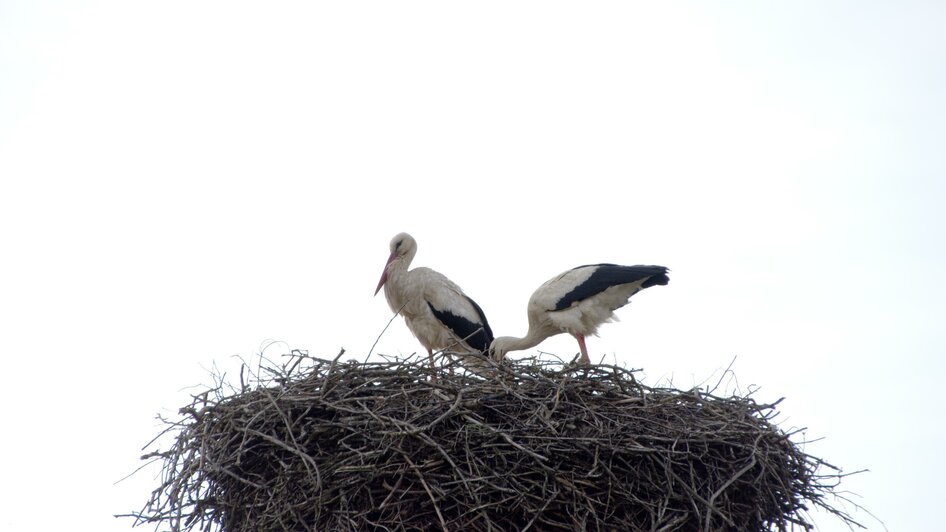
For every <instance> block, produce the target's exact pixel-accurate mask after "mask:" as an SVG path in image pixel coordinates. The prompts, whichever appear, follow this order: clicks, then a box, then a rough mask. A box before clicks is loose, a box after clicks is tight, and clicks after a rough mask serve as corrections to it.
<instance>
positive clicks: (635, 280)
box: [490, 263, 670, 364]
mask: <svg viewBox="0 0 946 532" xmlns="http://www.w3.org/2000/svg"><path fill="white" fill-rule="evenodd" d="M668 271H669V270H668V269H667V268H666V267H665V266H644V265H637V266H621V265H617V264H607V263H605V264H587V265H584V266H578V267H577V268H572V269H571V270H568V271H565V272H562V273H560V274H559V275H556V276H555V277H553V278H551V279H549V280H548V281H546V282H545V283H543V284H542V286H540V287H539V288H537V289H536V291H535V292H534V293H533V294H532V297H530V298H529V304H528V307H527V309H526V310H527V312H528V315H529V331H528V332H527V333H526V335H525V336H524V337H522V338H516V337H514V336H501V337H499V338H496V339H494V340H493V342H492V344H491V345H490V356H491V358H492V359H493V361H494V362H497V363H501V362H502V361H503V359H504V358H505V356H506V353H508V352H509V351H519V350H522V349H528V348H530V347H535V346H537V345H539V343H541V342H542V341H543V340H545V339H546V338H548V337H550V336H555V335H557V334H561V333H569V334H571V335H572V336H574V337H575V339H576V340H578V347H579V349H580V350H581V356H580V358H579V362H580V363H581V364H588V363H589V362H590V359H589V357H588V348H587V347H586V345H585V337H587V336H591V335H597V333H598V327H599V326H600V325H601V324H603V323H607V322H610V321H618V318H617V316H615V315H614V311H615V310H617V309H619V308H621V307H623V306H624V305H626V304H628V303H629V302H630V298H631V296H633V295H634V294H636V293H637V292H640V291H641V290H643V289H645V288H649V287H651V286H655V285H666V284H667V283H668V282H670V278H669V277H667V272H668Z"/></svg>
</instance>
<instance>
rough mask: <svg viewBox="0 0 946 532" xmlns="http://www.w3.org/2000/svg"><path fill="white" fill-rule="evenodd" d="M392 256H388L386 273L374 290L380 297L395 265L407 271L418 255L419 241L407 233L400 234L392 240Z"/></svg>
mask: <svg viewBox="0 0 946 532" xmlns="http://www.w3.org/2000/svg"><path fill="white" fill-rule="evenodd" d="M390 248H391V254H390V255H388V261H387V262H386V263H385V264H384V271H383V272H381V280H380V281H378V287H377V288H375V289H374V294H375V295H378V292H379V291H380V290H381V287H382V286H384V283H386V282H387V280H388V272H389V271H391V268H392V267H394V266H395V265H397V266H400V267H403V268H404V269H407V267H408V266H409V265H410V263H411V261H412V260H413V259H414V255H415V254H416V253H417V241H416V240H414V237H412V236H411V235H409V234H407V233H398V234H396V235H394V238H392V239H391V246H390Z"/></svg>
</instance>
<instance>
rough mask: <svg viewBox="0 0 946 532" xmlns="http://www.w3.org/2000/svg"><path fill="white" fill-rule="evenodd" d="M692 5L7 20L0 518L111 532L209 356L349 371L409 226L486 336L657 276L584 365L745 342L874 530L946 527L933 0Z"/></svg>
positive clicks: (0, 115)
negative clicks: (543, 297) (140, 469)
mask: <svg viewBox="0 0 946 532" xmlns="http://www.w3.org/2000/svg"><path fill="white" fill-rule="evenodd" d="M707 4H708V3H707V2H677V3H673V4H669V3H659V4H658V3H648V4H644V3H636V2H594V3H588V2H583V3H576V2H571V3H563V2H549V1H543V2H508V1H503V2H487V1H480V2H466V3H462V4H459V3H447V2H383V3H382V2H357V3H356V2H335V3H331V4H330V3H317V4H316V3H310V2H265V3H263V2H253V3H249V2H177V1H171V2H140V1H136V2H129V1H122V2H119V1H97V2H96V1H69V2H66V1H61V2H54V1H33V0H29V1H27V0H23V1H17V0H4V1H2V2H0V250H2V257H3V258H2V261H0V269H2V275H0V335H2V338H0V346H2V348H3V351H4V354H5V356H4V364H3V375H4V377H5V378H4V384H3V386H2V387H0V404H3V405H4V422H3V425H4V428H3V433H4V435H3V436H2V437H0V456H3V457H4V458H5V463H6V466H5V467H4V473H3V477H4V481H3V482H2V483H0V529H3V530H40V531H43V530H96V531H106V530H127V529H128V526H129V524H130V523H129V521H128V520H116V519H114V518H113V517H112V515H113V514H116V513H123V512H127V511H131V510H135V509H138V508H139V507H140V506H141V504H143V502H144V500H145V499H146V498H147V494H148V493H149V492H150V490H151V489H152V488H153V487H154V486H155V485H156V482H155V479H154V477H153V471H152V472H147V471H146V472H145V473H144V474H141V475H137V476H134V477H132V478H131V479H130V480H127V481H125V482H122V483H119V484H117V485H116V484H114V483H115V481H117V480H118V479H120V478H121V477H123V476H125V475H127V474H128V473H130V472H131V471H132V470H133V469H134V468H136V467H137V466H138V465H139V463H138V459H137V457H138V456H139V455H140V454H141V451H140V448H141V446H143V445H144V444H145V443H147V442H148V441H149V440H150V439H151V437H152V436H154V435H155V434H156V433H157V431H158V430H159V429H160V426H159V425H158V424H157V422H156V421H155V419H154V418H155V415H156V414H157V413H159V412H163V413H173V412H176V410H177V408H178V407H180V406H182V405H183V404H184V403H185V402H187V400H188V395H187V394H188V392H189V391H191V389H190V388H189V387H190V386H194V385H199V384H209V382H210V380H209V376H208V373H207V372H208V369H209V368H210V367H211V366H213V365H214V364H217V365H219V366H222V367H232V366H233V365H234V364H235V358H234V357H237V356H242V357H251V356H252V355H253V354H254V353H256V352H258V351H259V349H260V348H261V346H262V345H264V344H265V343H266V342H267V341H269V340H277V341H280V342H284V344H282V345H285V346H287V347H286V349H289V348H300V349H307V350H308V351H309V352H310V354H313V355H318V356H324V357H332V356H334V355H335V354H336V353H337V352H338V350H339V349H340V348H342V347H344V348H345V349H346V350H347V353H348V354H349V355H351V356H353V357H359V358H361V357H364V355H365V354H366V353H367V352H368V350H369V348H370V347H371V345H372V343H374V341H375V339H376V338H377V336H378V334H379V333H380V332H381V330H382V329H383V328H384V326H385V325H386V324H387V322H388V319H389V317H390V311H389V309H388V307H387V304H386V303H385V302H384V300H383V296H381V295H379V296H378V297H372V291H373V290H374V287H375V284H376V283H377V280H378V277H379V276H380V274H381V268H382V266H383V265H384V260H385V259H386V258H387V254H388V249H387V245H388V241H389V240H390V238H391V237H392V236H393V235H394V234H395V233H397V232H400V231H408V232H411V233H412V234H413V235H414V236H415V237H416V238H417V240H418V243H419V252H418V255H417V258H416V260H415V265H424V266H430V267H433V268H435V269H438V270H439V271H441V272H443V273H444V274H446V275H448V276H449V277H451V278H452V279H453V280H455V281H456V282H457V283H459V284H460V285H461V286H462V287H463V288H464V289H465V290H466V291H467V292H468V294H470V295H471V296H472V297H473V298H474V299H476V300H477V301H478V302H479V303H480V305H481V306H482V307H483V309H484V310H485V311H486V313H487V316H488V318H489V320H490V323H491V325H492V328H493V330H494V332H495V333H496V334H497V335H510V334H512V335H521V334H523V333H524V332H525V328H526V319H525V303H526V301H527V299H528V297H529V295H530V294H531V292H532V290H534V289H535V288H536V287H537V286H538V285H539V284H540V283H541V282H543V281H544V280H546V279H547V278H548V277H550V276H552V275H553V274H556V273H558V272H559V271H561V270H564V269H566V268H570V267H573V266H577V265H579V264H586V263H591V262H617V263H626V264H639V263H646V264H663V265H666V266H669V267H670V268H671V269H672V273H671V282H670V284H669V285H668V286H666V287H657V288H653V289H650V290H647V291H645V292H643V293H641V294H639V295H638V296H636V297H635V298H634V303H633V304H632V305H630V306H628V307H625V308H624V309H622V310H621V311H619V316H620V318H621V320H622V321H621V322H620V323H617V324H612V325H607V326H604V327H603V328H602V331H601V333H602V337H601V338H595V339H590V340H589V349H590V350H591V352H592V354H593V355H594V357H593V358H600V357H602V356H604V357H606V360H607V361H610V362H617V363H619V364H626V365H629V366H633V367H640V368H644V371H645V375H646V381H645V382H647V383H648V384H658V383H661V382H663V383H666V382H668V381H671V382H673V384H675V385H677V386H679V387H689V386H692V385H695V384H700V383H703V382H704V381H705V380H706V379H708V378H711V377H712V376H713V375H714V374H715V375H717V376H718V372H719V371H721V370H722V368H725V367H726V366H727V364H729V362H730V360H732V358H733V357H734V356H735V357H737V359H736V362H735V365H734V370H735V372H736V375H737V377H738V380H739V384H740V386H741V387H742V388H743V389H746V388H747V387H748V386H749V385H756V386H759V387H761V391H759V392H758V396H757V397H758V398H759V399H760V400H774V399H777V398H779V397H783V396H784V397H786V400H785V401H784V402H783V403H782V405H781V410H782V412H783V415H782V416H781V417H780V418H779V419H780V420H781V421H782V423H783V426H784V427H785V428H786V429H788V428H792V427H808V432H807V436H808V438H809V439H818V438H823V439H822V440H821V441H818V442H817V443H812V444H809V445H808V446H807V447H806V449H807V450H808V451H809V452H810V453H811V454H814V455H816V456H819V457H822V458H824V459H826V460H827V461H829V462H831V463H834V464H836V465H839V466H841V467H843V468H844V469H845V470H846V471H854V470H858V469H870V470H871V472H870V473H865V474H862V475H858V476H855V477H852V478H849V479H848V480H847V481H846V482H845V483H844V484H843V486H844V487H846V488H847V489H848V490H850V491H852V492H855V493H856V494H857V496H856V500H857V501H859V502H860V503H862V504H863V505H864V506H865V507H866V508H868V509H869V510H871V511H872V512H873V513H874V514H875V515H876V516H877V517H878V518H880V519H882V520H883V521H884V522H885V523H886V525H887V526H888V527H889V529H890V530H923V529H929V527H930V526H932V525H933V524H934V523H938V522H941V515H940V514H941V511H939V507H940V506H941V502H942V501H941V499H942V494H943V491H942V478H943V476H944V474H946V461H944V458H943V452H942V450H943V448H944V444H946V438H944V436H946V434H944V428H943V421H944V420H943V415H942V409H941V408H940V407H939V403H940V402H941V401H942V397H941V396H942V393H941V383H942V381H943V378H944V377H946V371H944V370H946V362H944V355H946V333H944V324H946V303H944V301H946V282H944V271H946V245H944V242H946V234H944V233H946V214H944V208H943V204H944V201H946V98H944V94H946V38H944V37H943V28H944V27H946V4H943V3H941V2H932V1H930V2H922V1H901V2H873V1H856V2H855V1H850V2H830V1H829V2H824V1H811V2H790V3H788V2H782V3H778V4H774V3H758V2H728V3H725V4H723V5H722V6H716V7H712V6H709V5H707ZM576 348H577V345H576V344H575V342H574V341H573V340H572V339H571V338H568V337H564V336H560V337H557V338H555V339H551V340H549V341H547V342H545V343H543V344H542V345H540V346H539V348H538V349H541V350H542V351H547V352H553V353H558V354H561V355H562V356H570V355H571V354H573V353H574V352H575V351H576ZM421 349H422V348H421V347H420V345H419V344H418V343H417V342H416V340H414V339H413V337H412V336H411V335H410V333H409V332H408V331H407V329H406V327H405V326H404V324H403V321H402V320H400V319H398V320H397V321H396V322H395V323H393V324H392V326H391V328H390V329H389V330H388V331H387V332H386V333H385V335H384V336H383V337H382V338H381V340H380V342H379V344H378V347H377V348H376V352H380V353H386V354H410V353H413V352H416V351H419V350H421ZM277 351H278V349H277ZM271 352H273V351H271ZM526 354H529V353H526ZM851 510H852V511H854V515H855V517H857V518H858V519H860V520H861V522H862V523H864V524H865V525H867V526H868V528H869V530H872V531H873V530H883V527H882V526H881V525H880V523H879V522H878V521H876V520H874V519H873V518H871V517H870V516H869V515H867V514H865V513H863V512H857V511H856V510H855V509H853V508H852V509H851ZM816 517H817V523H818V525H819V527H820V529H821V530H824V531H836V530H846V528H844V527H843V526H842V525H841V524H840V523H839V522H837V521H835V520H833V519H832V518H829V517H827V516H822V515H817V516H816Z"/></svg>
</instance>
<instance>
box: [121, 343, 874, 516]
mask: <svg viewBox="0 0 946 532" xmlns="http://www.w3.org/2000/svg"><path fill="white" fill-rule="evenodd" d="M447 358H449V357H447ZM451 369H455V371H450V372H448V371H444V370H443V369H442V368H441V369H437V370H432V369H431V368H430V367H429V366H428V365H427V363H426V361H425V360H416V359H409V360H392V361H389V362H379V363H359V362H339V360H338V358H336V359H335V360H323V359H317V358H311V357H308V356H306V355H305V354H304V353H301V352H298V351H296V352H294V355H293V356H292V357H290V359H289V360H288V361H287V362H286V363H285V364H282V365H275V364H270V365H267V366H265V367H261V368H260V369H259V370H258V372H257V374H256V375H255V376H252V375H251V376H250V379H249V382H246V381H245V380H244V375H243V374H242V372H241V375H240V383H239V388H232V387H230V386H229V385H227V384H226V383H224V382H222V381H218V382H217V383H216V387H215V388H214V389H213V390H211V392H210V393H203V394H199V395H196V396H195V397H194V400H193V402H192V404H189V405H187V406H185V407H184V408H182V409H181V410H180V412H181V414H182V419H180V420H176V421H167V423H168V425H169V427H168V430H169V431H170V434H171V435H173V440H171V441H169V442H168V443H169V444H170V446H169V448H167V449H165V450H158V451H155V452H152V453H149V454H148V455H147V456H146V458H147V459H154V458H155V457H158V458H161V459H163V460H164V469H163V475H162V482H161V485H160V486H159V487H158V488H157V489H155V491H154V492H153V494H152V496H151V499H150V500H149V501H148V502H147V504H146V505H145V507H144V508H143V509H142V510H141V511H140V512H136V513H134V514H132V515H133V516H134V517H135V518H136V524H142V523H152V524H155V525H156V526H158V527H165V528H166V527H170V528H171V529H172V530H187V531H190V530H202V531H211V530H223V531H227V532H238V531H251V530H252V531H257V530H414V529H425V530H426V529H442V530H464V531H474V530H496V531H505V530H652V531H656V530H694V531H698V530H740V531H754V530H758V531H762V530H793V529H809V528H811V527H812V525H811V523H810V518H809V516H808V512H807V510H808V509H809V508H814V507H820V508H823V509H825V510H827V511H828V512H830V513H832V514H834V515H836V516H837V517H838V518H840V519H841V520H843V521H845V522H846V523H848V524H849V525H852V526H860V525H858V524H857V523H856V522H854V521H853V520H852V519H851V518H850V516H849V515H848V514H847V513H845V512H844V511H841V510H838V509H835V508H834V507H832V506H831V505H830V504H829V502H828V498H829V497H831V496H834V495H835V487H836V486H837V483H838V482H839V481H840V479H841V478H842V477H843V475H842V474H840V472H839V471H838V470H837V469H836V468H834V467H833V466H830V465H829V464H827V463H825V462H824V461H822V460H820V459H818V458H815V457H812V456H810V455H808V454H806V453H805V452H803V451H802V450H801V449H800V445H799V444H797V443H795V442H793V441H792V434H786V433H785V432H783V431H782V430H780V429H779V428H778V427H777V426H776V425H775V424H774V423H773V422H772V418H773V417H774V416H775V415H776V411H775V408H774V404H773V405H765V404H757V403H756V402H755V401H754V400H753V399H751V398H749V397H740V396H736V395H734V396H732V397H717V396H714V395H711V394H709V393H700V392H699V391H696V390H690V391H681V390H676V389H672V388H650V387H647V386H643V385H641V384H640V383H638V382H637V381H636V380H635V378H634V374H633V372H632V371H629V370H627V369H624V368H620V367H616V366H609V365H596V366H590V367H582V368H575V367H567V366H563V365H562V364H558V363H552V362H538V361H534V360H533V361H528V362H511V363H510V364H509V365H506V366H504V367H503V368H501V369H500V370H499V371H498V372H497V373H498V374H497V375H496V376H494V377H490V378H485V379H484V378H482V377H479V376H476V375H472V374H470V373H468V372H466V371H463V370H462V369H459V367H457V368H451ZM433 371H437V379H436V381H433V380H432V379H431V378H430V377H431V372H433ZM167 440H168V438H165V440H158V442H162V441H167ZM156 445H157V444H156ZM826 470H827V472H826Z"/></svg>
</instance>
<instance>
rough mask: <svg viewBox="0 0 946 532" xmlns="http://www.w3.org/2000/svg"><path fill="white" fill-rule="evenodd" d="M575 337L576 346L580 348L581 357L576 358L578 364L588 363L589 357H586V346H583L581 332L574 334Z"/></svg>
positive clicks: (589, 361)
mask: <svg viewBox="0 0 946 532" xmlns="http://www.w3.org/2000/svg"><path fill="white" fill-rule="evenodd" d="M575 339H577V340H578V348H579V349H581V357H579V358H578V362H579V363H580V364H590V363H591V359H590V358H588V348H587V347H585V337H584V335H581V334H576V335H575Z"/></svg>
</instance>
